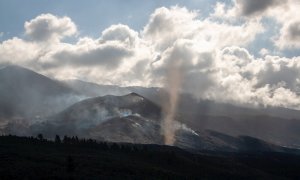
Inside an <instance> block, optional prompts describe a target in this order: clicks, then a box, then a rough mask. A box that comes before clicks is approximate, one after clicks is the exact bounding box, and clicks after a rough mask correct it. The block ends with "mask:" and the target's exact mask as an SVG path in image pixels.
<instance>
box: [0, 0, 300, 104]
mask: <svg viewBox="0 0 300 180" xmlns="http://www.w3.org/2000/svg"><path fill="white" fill-rule="evenodd" d="M299 7H300V5H299V3H297V1H295V0H288V1H277V0H261V1H258V0H253V1H246V0H233V1H232V3H231V4H225V3H222V2H221V3H220V2H219V3H217V4H216V5H215V8H214V12H212V13H211V14H210V15H209V16H207V17H204V16H201V15H200V12H198V11H191V10H188V9H187V8H185V7H178V6H174V7H170V8H166V7H161V8H158V9H156V10H155V11H154V12H153V13H152V15H151V16H150V17H149V21H148V22H147V23H146V24H145V26H144V28H143V29H141V30H140V31H139V32H138V31H135V30H133V29H131V28H130V27H128V26H127V25H124V24H115V25H112V26H110V27H108V28H107V29H105V30H103V31H102V33H100V35H99V37H97V38H91V37H85V36H83V35H81V34H80V33H79V32H80V31H79V30H78V27H77V26H76V24H75V23H74V22H73V21H72V20H71V18H69V17H58V16H55V15H52V14H42V15H40V16H37V17H36V18H34V19H32V20H30V21H27V22H25V25H24V29H25V31H24V37H23V38H20V37H14V38H12V39H8V40H5V41H3V42H2V43H1V44H0V63H1V64H18V65H21V66H25V67H27V68H30V69H33V70H35V71H38V72H40V73H43V74H45V75H49V76H52V77H55V78H59V79H69V78H78V79H82V80H88V81H92V82H96V83H103V84H118V85H142V86H163V85H164V82H165V81H166V78H167V77H168V72H169V67H170V65H172V64H177V63H178V62H177V61H178V60H180V61H181V62H180V68H178V70H179V71H180V72H181V73H180V74H181V75H182V77H181V78H182V79H181V82H182V83H181V88H180V91H183V92H188V93H191V94H193V95H195V96H196V97H198V98H199V99H211V100H216V101H221V102H229V103H235V104H243V105H249V106H283V107H289V108H294V109H300V95H299V92H300V91H299V90H300V78H299V72H300V57H299V56H297V57H292V58H288V57H284V55H281V56H277V55H274V54H272V53H270V52H272V51H271V50H269V49H268V48H269V47H265V48H263V49H261V51H260V54H261V56H260V57H257V56H255V55H253V54H251V53H250V52H249V50H248V47H249V46H250V45H251V44H252V43H253V42H254V41H255V40H257V37H258V36H259V35H260V34H262V33H264V32H266V31H267V30H268V29H269V28H272V27H268V26H266V25H265V24H263V20H264V19H272V20H273V21H275V22H276V24H277V25H278V27H279V30H278V32H277V33H276V34H275V35H270V37H269V39H270V40H271V41H272V42H273V43H274V47H275V48H276V50H277V51H279V52H280V51H283V50H286V49H299V48H300V41H299V40H300V18H299V16H297V15H296V11H297V9H299ZM71 36H73V38H76V39H77V42H75V43H69V42H65V41H64V39H65V38H66V37H71Z"/></svg>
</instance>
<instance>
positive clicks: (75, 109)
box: [30, 93, 284, 152]
mask: <svg viewBox="0 0 300 180" xmlns="http://www.w3.org/2000/svg"><path fill="white" fill-rule="evenodd" d="M161 120H162V112H161V108H160V107H159V106H157V105H156V104H154V103H153V102H151V101H149V100H148V99H146V98H144V97H143V96H140V95H138V94H136V93H131V94H128V95H125V96H111V95H110V96H104V97H97V98H91V99H87V100H84V101H81V102H78V103H76V104H74V105H72V106H71V107H69V108H67V109H66V110H64V111H63V112H61V113H59V114H57V115H55V116H53V117H51V118H49V119H48V121H46V122H42V123H39V124H35V125H33V126H31V128H30V130H31V133H32V135H34V134H37V133H43V134H44V136H45V137H48V138H53V137H54V136H55V135H56V134H58V135H61V136H63V135H69V136H75V135H77V136H79V137H85V138H93V139H97V140H105V141H110V142H127V143H139V144H163V143H164V142H163V139H164V138H163V136H162V133H161V132H162V131H161V128H162V127H161ZM173 125H174V128H175V129H176V134H175V144H174V145H175V146H178V147H181V148H185V149H191V150H197V151H198V150H208V151H229V152H237V151H252V150H255V151H284V150H283V149H282V148H281V147H278V146H275V145H272V144H269V143H267V142H264V141H261V140H259V139H255V138H251V137H246V136H245V137H234V136H229V135H226V134H223V133H218V132H215V131H208V130H194V129H193V127H191V126H190V127H188V126H187V125H185V124H183V123H182V122H181V123H180V122H175V121H174V123H173ZM253 142H254V143H253Z"/></svg>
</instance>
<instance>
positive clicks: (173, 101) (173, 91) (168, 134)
mask: <svg viewBox="0 0 300 180" xmlns="http://www.w3.org/2000/svg"><path fill="white" fill-rule="evenodd" d="M180 67H181V61H180V60H177V61H173V62H172V63H170V64H169V66H168V70H167V77H166V83H165V88H166V90H167V92H168V95H169V98H167V100H166V102H165V103H163V112H164V118H163V121H162V133H163V135H164V143H165V144H166V145H173V144H174V142H175V131H176V128H175V126H174V123H173V121H174V119H175V114H176V111H177V103H178V94H179V90H180V87H181V83H182V72H181V70H180Z"/></svg>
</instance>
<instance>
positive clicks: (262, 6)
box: [238, 0, 284, 16]
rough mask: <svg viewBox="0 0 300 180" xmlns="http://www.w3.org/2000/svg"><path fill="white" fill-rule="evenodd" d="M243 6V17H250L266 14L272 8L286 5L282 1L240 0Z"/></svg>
mask: <svg viewBox="0 0 300 180" xmlns="http://www.w3.org/2000/svg"><path fill="white" fill-rule="evenodd" d="M238 3H239V4H240V5H241V8H242V9H241V10H242V12H241V13H242V15H244V16H249V15H253V14H257V13H261V12H264V11H265V10H267V9H268V8H270V7H273V6H277V5H280V4H282V3H284V1H282V0H238Z"/></svg>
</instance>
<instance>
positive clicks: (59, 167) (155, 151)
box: [0, 136, 300, 179]
mask: <svg viewBox="0 0 300 180" xmlns="http://www.w3.org/2000/svg"><path fill="white" fill-rule="evenodd" d="M299 167H300V156H298V155H293V154H286V153H271V152H268V153H263V152H260V153H227V154H225V153H215V154H211V153H201V154H192V153H190V152H186V151H184V150H181V149H179V148H176V147H170V146H159V145H136V144H115V143H105V142H102V143H101V142H100V143H96V142H95V141H93V140H78V139H77V138H64V140H62V142H60V141H58V140H57V141H56V142H51V141H47V140H43V139H42V138H40V139H36V138H26V137H16V136H2V137H0V175H1V179H299V178H300V174H299Z"/></svg>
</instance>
